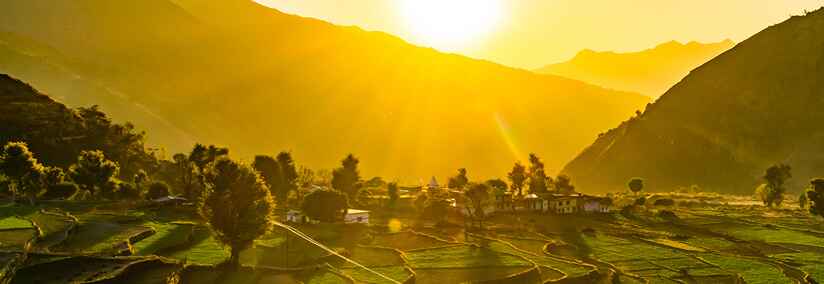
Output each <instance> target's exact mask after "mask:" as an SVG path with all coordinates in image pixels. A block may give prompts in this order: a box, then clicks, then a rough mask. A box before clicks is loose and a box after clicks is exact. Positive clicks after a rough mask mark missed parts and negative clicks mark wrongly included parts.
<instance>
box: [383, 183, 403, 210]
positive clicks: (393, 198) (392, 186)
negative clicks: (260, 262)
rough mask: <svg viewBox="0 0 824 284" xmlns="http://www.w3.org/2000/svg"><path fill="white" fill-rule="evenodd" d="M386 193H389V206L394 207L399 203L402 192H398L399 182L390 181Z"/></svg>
mask: <svg viewBox="0 0 824 284" xmlns="http://www.w3.org/2000/svg"><path fill="white" fill-rule="evenodd" d="M386 193H387V195H389V207H392V208H394V207H395V205H397V204H398V199H399V198H400V194H399V193H398V183H397V182H390V183H388V184H387V185H386Z"/></svg>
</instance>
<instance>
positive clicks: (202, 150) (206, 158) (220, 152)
mask: <svg viewBox="0 0 824 284" xmlns="http://www.w3.org/2000/svg"><path fill="white" fill-rule="evenodd" d="M226 156H229V149H228V148H223V147H217V146H215V145H209V146H205V145H203V144H195V146H194V147H193V148H192V152H190V153H189V156H188V158H189V162H192V163H193V164H194V166H195V167H196V168H197V173H198V175H197V180H198V182H199V183H200V188H201V189H203V188H206V180H205V171H206V167H207V166H208V165H209V164H210V163H212V162H214V161H215V160H217V159H218V158H220V157H226Z"/></svg>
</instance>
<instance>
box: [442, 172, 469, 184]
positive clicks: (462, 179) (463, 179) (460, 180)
mask: <svg viewBox="0 0 824 284" xmlns="http://www.w3.org/2000/svg"><path fill="white" fill-rule="evenodd" d="M468 183H469V177H467V176H466V169H465V168H460V169H458V175H456V176H454V177H450V178H449V181H448V182H447V185H446V186H447V187H449V188H453V189H461V188H463V187H465V186H466V185H467V184H468Z"/></svg>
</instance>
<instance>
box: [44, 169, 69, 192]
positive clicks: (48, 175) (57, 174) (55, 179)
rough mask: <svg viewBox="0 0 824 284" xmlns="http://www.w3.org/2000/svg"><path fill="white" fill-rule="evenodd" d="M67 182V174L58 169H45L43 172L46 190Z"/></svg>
mask: <svg viewBox="0 0 824 284" xmlns="http://www.w3.org/2000/svg"><path fill="white" fill-rule="evenodd" d="M64 182H66V173H65V172H64V171H63V169H61V168H58V167H45V168H44V170H43V184H44V185H45V186H46V188H48V187H51V186H53V185H57V184H61V183H64Z"/></svg>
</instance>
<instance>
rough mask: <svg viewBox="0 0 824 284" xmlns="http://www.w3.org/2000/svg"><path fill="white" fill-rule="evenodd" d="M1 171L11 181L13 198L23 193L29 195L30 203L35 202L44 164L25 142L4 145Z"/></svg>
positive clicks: (0, 163) (0, 159)
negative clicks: (36, 157) (35, 156)
mask: <svg viewBox="0 0 824 284" xmlns="http://www.w3.org/2000/svg"><path fill="white" fill-rule="evenodd" d="M0 171H2V173H3V174H4V175H5V176H6V177H7V178H8V179H9V181H10V184H9V187H10V188H9V189H10V191H11V192H12V199H15V198H16V195H17V194H18V193H22V194H25V195H26V196H28V197H29V202H30V203H34V197H35V196H36V194H37V190H38V189H39V188H40V187H39V184H37V183H36V182H39V180H40V179H41V178H42V175H43V165H41V164H40V162H38V161H37V159H35V158H34V154H33V153H32V152H31V151H29V147H28V145H27V144H26V143H25V142H9V143H6V145H5V146H3V151H2V153H0ZM35 187H37V188H35Z"/></svg>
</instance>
